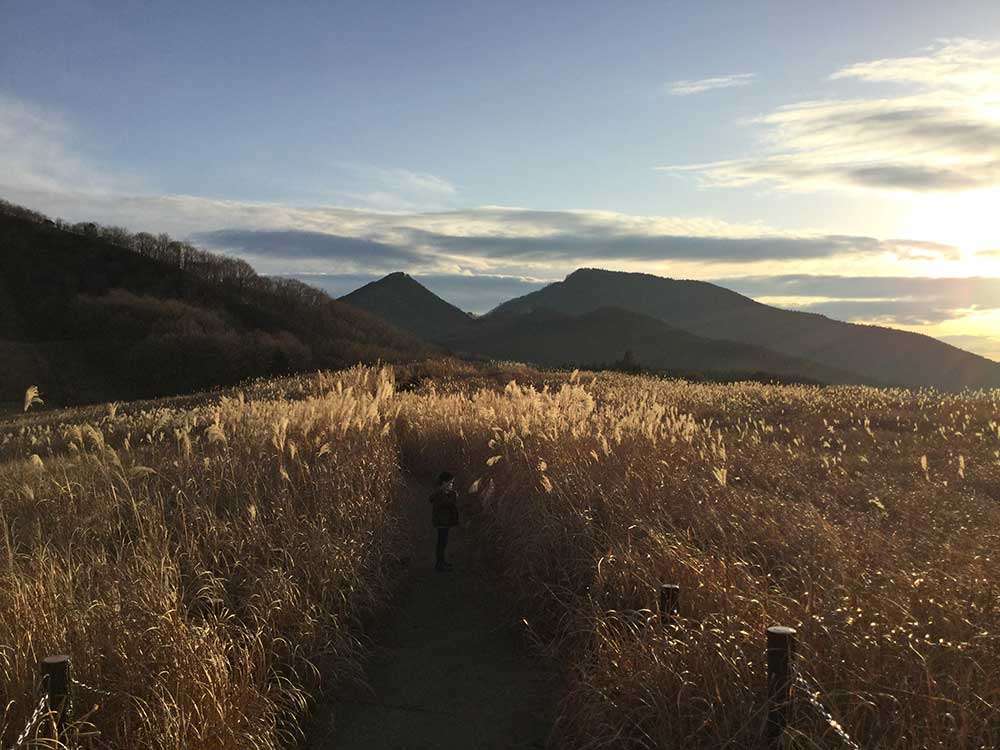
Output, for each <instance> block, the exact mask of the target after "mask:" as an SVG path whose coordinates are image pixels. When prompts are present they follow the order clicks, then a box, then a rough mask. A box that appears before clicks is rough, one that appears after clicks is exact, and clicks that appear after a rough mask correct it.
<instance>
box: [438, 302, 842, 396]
mask: <svg viewBox="0 0 1000 750" xmlns="http://www.w3.org/2000/svg"><path fill="white" fill-rule="evenodd" d="M444 343H445V344H446V345H447V346H448V347H449V348H450V349H452V350H453V351H455V352H458V353H460V354H476V355H480V356H488V357H493V358H497V359H514V360H518V361H523V362H531V363H535V364H539V365H545V366H559V365H582V366H587V365H609V364H612V363H614V362H616V361H619V360H621V359H622V357H623V355H624V354H625V352H626V351H629V352H631V353H632V355H633V357H634V358H635V360H636V361H637V362H638V363H639V364H640V365H641V366H642V367H645V368H650V369H657V370H668V371H671V372H677V373H717V374H735V373H743V374H746V375H751V374H753V375H757V374H763V373H766V374H768V375H774V376H783V377H787V378H792V379H803V380H811V381H818V382H841V383H843V382H858V381H859V378H857V376H854V375H852V374H850V373H846V372H843V371H840V370H836V369H834V368H829V367H824V366H822V365H817V364H815V363H813V362H808V361H806V360H802V359H796V358H794V357H788V356H785V355H781V354H777V353H775V352H772V351H768V350H767V349H763V348H761V347H756V346H751V345H749V344H739V343H734V342H731V341H715V340H712V339H706V338H702V337H700V336H695V335H694V334H692V333H688V332H687V331H682V330H680V329H677V328H673V327H671V326H668V325H666V324H665V323H663V322H662V321H659V320H656V319H655V318H650V317H649V316H646V315H640V314H639V313H634V312H630V311H628V310H623V309H621V308H609V307H605V308H599V309H597V310H592V311H590V312H587V313H584V314H583V315H567V314H565V313H560V312H556V311H553V310H547V309H541V308H539V309H534V310H532V311H530V312H527V313H525V314H523V315H519V314H500V315H489V316H487V317H485V318H483V319H481V320H478V321H476V323H475V325H473V326H470V327H468V328H466V329H465V330H464V331H463V332H462V333H461V334H457V335H454V336H451V337H448V338H447V339H446V340H445V341H444Z"/></svg>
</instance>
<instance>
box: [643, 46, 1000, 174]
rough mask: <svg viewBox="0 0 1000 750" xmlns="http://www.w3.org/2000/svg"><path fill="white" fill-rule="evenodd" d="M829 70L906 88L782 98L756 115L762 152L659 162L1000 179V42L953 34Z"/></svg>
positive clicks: (698, 167)
mask: <svg viewBox="0 0 1000 750" xmlns="http://www.w3.org/2000/svg"><path fill="white" fill-rule="evenodd" d="M832 78H833V79H835V80H844V79H850V80H855V81H862V82H887V83H893V84H899V85H906V86H907V87H909V88H910V89H911V90H910V91H908V92H905V93H900V94H899V95H897V96H890V97H882V98H855V99H827V100H820V101H807V102H800V103H797V104H790V105H788V106H784V107H781V108H779V109H777V110H775V111H774V112H771V113H769V114H767V115H764V116H762V117H759V118H756V119H755V120H754V121H753V122H754V123H755V124H756V125H758V126H761V127H762V128H763V143H762V150H763V155H762V156H754V157H750V158H746V159H734V160H727V161H716V162H711V163H707V164H695V165H686V166H670V167H663V169H667V170H672V171H689V172H694V173H696V174H698V175H699V176H700V177H701V178H702V179H703V180H704V181H705V182H706V183H707V184H709V185H715V186H723V187H740V186H745V185H752V184H757V183H771V184H774V185H777V186H779V187H783V188H791V189H817V188H835V189H836V188H840V189H843V188H848V189H857V188H863V189H870V190H889V191H908V192H931V191H941V192H953V191H966V190H976V189H981V188H988V187H993V186H997V185H1000V108H998V105H1000V43H990V42H982V41H974V40H962V39H960V40H949V41H945V42H942V43H939V44H938V45H936V46H935V47H933V48H931V49H929V50H927V51H926V53H925V54H923V55H920V56H916V57H902V58H891V59H884V60H874V61H869V62H863V63H858V64H855V65H850V66H847V67H845V68H843V69H841V70H839V71H836V72H835V73H834V74H833V76H832Z"/></svg>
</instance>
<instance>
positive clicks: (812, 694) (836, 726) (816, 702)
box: [795, 674, 861, 750]
mask: <svg viewBox="0 0 1000 750" xmlns="http://www.w3.org/2000/svg"><path fill="white" fill-rule="evenodd" d="M795 685H796V687H798V688H799V689H800V690H801V691H802V692H804V693H805V695H806V699H807V701H808V703H809V705H810V706H812V707H813V709H815V710H816V712H817V713H818V714H819V715H820V718H822V719H823V721H824V722H826V723H827V724H828V725H829V726H830V728H831V729H832V730H833V731H834V733H836V735H837V736H838V737H839V738H840V741H841V742H843V743H844V744H845V745H846V746H847V747H849V748H850V749H851V750H861V746H860V745H858V743H857V742H855V741H854V740H852V739H851V736H850V735H849V734H848V733H847V731H846V730H845V729H844V727H842V726H841V725H840V722H839V721H837V720H836V719H834V718H833V714H832V713H830V710H829V709H828V708H827V707H826V706H824V705H823V703H821V702H820V699H819V697H820V695H822V691H821V690H820V689H819V688H818V687H817V686H816V685H810V684H809V682H807V681H806V679H805V677H803V676H802V675H800V674H797V675H795Z"/></svg>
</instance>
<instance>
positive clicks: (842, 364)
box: [488, 269, 1000, 389]
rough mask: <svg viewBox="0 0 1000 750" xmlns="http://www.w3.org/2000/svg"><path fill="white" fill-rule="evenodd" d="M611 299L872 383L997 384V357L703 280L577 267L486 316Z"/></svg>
mask: <svg viewBox="0 0 1000 750" xmlns="http://www.w3.org/2000/svg"><path fill="white" fill-rule="evenodd" d="M609 306H611V307H620V308H623V309H626V310H630V311H632V312H636V313H641V314H643V315H648V316H650V317H653V318H656V319H658V320H660V321H663V322H664V323H667V324H668V325H671V326H675V327H677V328H681V329H683V330H685V331H689V332H691V333H694V334H697V335H698V336H704V337H706V338H712V339H726V340H729V341H738V342H742V343H746V344H752V345H754V346H760V347H765V348H767V349H771V350H773V351H775V352H780V353H782V354H785V355H789V356H792V357H800V358H803V359H808V360H811V361H813V362H816V363H817V364H821V365H825V366H827V367H833V368H837V369H842V370H846V371H849V372H855V373H858V374H860V375H863V376H864V377H866V378H868V379H871V380H873V381H876V382H883V383H895V384H902V385H909V386H930V385H932V386H937V387H940V388H946V389H958V388H963V387H966V386H969V387H1000V364H998V363H996V362H992V361H991V360H988V359H986V358H985V357H980V356H978V355H976V354H971V353H969V352H966V351H963V350H961V349H958V348H956V347H954V346H951V345H949V344H945V343H944V342H941V341H938V340H937V339H933V338H931V337H929V336H924V335H921V334H916V333H910V332H907V331H898V330H895V329H892V328H883V327H879V326H867V325H858V324H853V323H843V322H840V321H836V320H831V319H830V318H827V317H824V316H822V315H815V314H812V313H803V312H794V311H790V310H781V309H778V308H775V307H770V306H768V305H763V304H760V303H759V302H754V301H753V300H752V299H749V298H748V297H744V296H743V295H740V294H737V293H736V292H732V291H729V290H728V289H724V288H722V287H719V286H716V285H714V284H709V283H706V282H702V281H678V280H675V279H668V278H662V277H659V276H652V275H650V274H640V273H621V272H616V271H603V270H597V269H581V270H579V271H575V272H574V273H572V274H570V275H569V276H567V277H566V279H565V280H564V281H561V282H557V283H555V284H550V285H549V286H547V287H545V288H544V289H540V290H539V291H537V292H532V293H531V294H527V295H525V296H523V297H519V298H517V299H514V300H511V301H509V302H506V303H504V304H503V305H500V306H499V307H498V308H496V310H494V311H493V312H492V313H490V316H493V315H509V314H524V313H527V312H530V311H532V310H535V309H540V308H547V309H551V310H557V311H560V312H562V313H566V314H569V315H580V314H583V313H587V312H591V311H593V310H596V309H599V308H602V307H609ZM488 317H489V316H488Z"/></svg>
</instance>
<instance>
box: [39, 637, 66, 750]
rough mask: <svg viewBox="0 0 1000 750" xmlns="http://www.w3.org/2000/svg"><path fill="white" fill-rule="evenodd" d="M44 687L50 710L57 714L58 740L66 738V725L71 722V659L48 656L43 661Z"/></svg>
mask: <svg viewBox="0 0 1000 750" xmlns="http://www.w3.org/2000/svg"><path fill="white" fill-rule="evenodd" d="M42 686H43V688H44V690H45V692H46V694H47V695H48V696H49V709H50V710H52V711H54V712H55V714H56V734H57V737H56V739H58V740H60V741H62V740H64V739H65V738H66V725H67V724H69V720H70V716H69V713H70V705H71V683H70V672H69V657H68V656H66V655H65V654H60V655H59V656H46V657H45V658H44V659H42Z"/></svg>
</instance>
